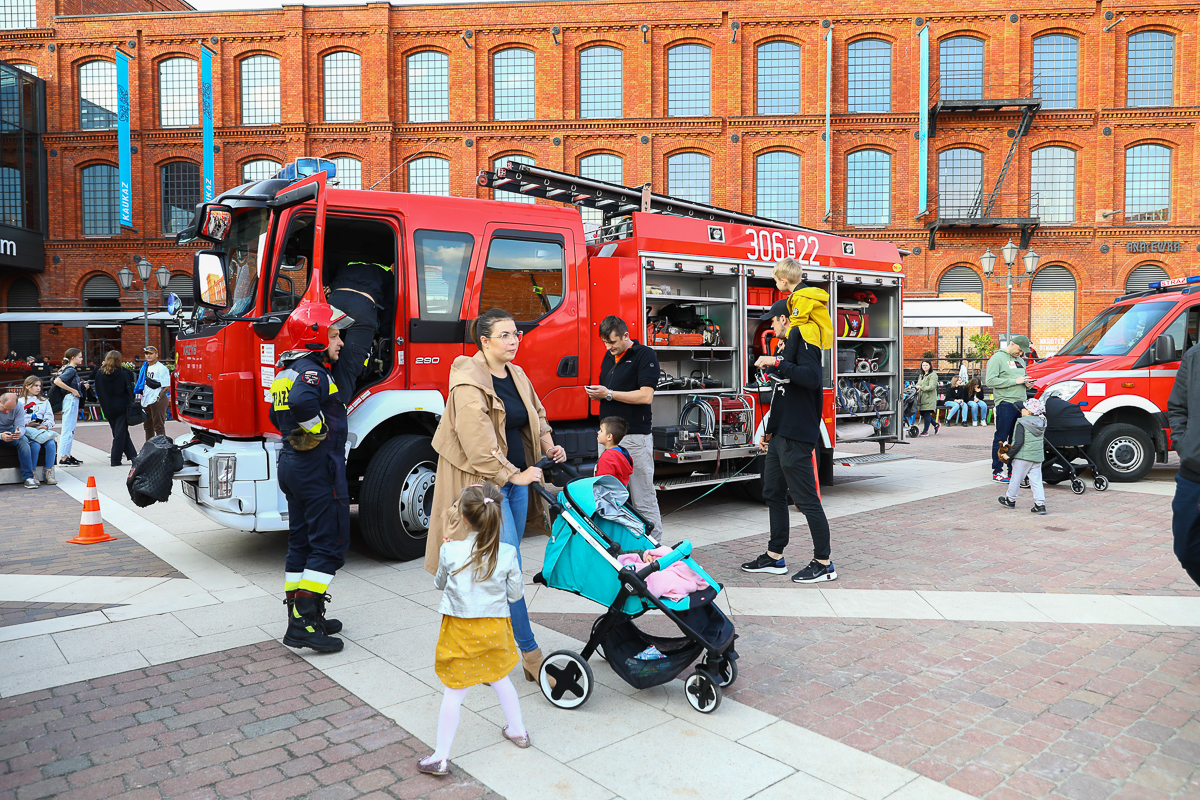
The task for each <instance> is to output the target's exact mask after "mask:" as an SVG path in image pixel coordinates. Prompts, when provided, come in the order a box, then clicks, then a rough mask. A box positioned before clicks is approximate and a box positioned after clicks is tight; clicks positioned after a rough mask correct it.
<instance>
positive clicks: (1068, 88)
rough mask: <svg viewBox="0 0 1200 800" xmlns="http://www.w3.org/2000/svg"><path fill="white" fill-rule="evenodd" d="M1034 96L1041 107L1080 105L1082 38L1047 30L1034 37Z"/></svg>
mask: <svg viewBox="0 0 1200 800" xmlns="http://www.w3.org/2000/svg"><path fill="white" fill-rule="evenodd" d="M1033 96H1034V97H1040V98H1041V99H1042V108H1075V107H1076V106H1077V105H1078V104H1079V40H1078V39H1076V38H1075V37H1074V36H1067V35H1066V34H1065V33H1048V34H1046V35H1045V36H1039V37H1038V38H1036V39H1034V40H1033Z"/></svg>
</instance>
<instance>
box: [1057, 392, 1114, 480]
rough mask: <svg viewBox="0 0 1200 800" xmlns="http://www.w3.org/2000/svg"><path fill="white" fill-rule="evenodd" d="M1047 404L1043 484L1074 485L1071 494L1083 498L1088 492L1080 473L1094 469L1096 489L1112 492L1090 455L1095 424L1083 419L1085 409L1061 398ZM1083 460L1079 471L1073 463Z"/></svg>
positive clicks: (1093, 478)
mask: <svg viewBox="0 0 1200 800" xmlns="http://www.w3.org/2000/svg"><path fill="white" fill-rule="evenodd" d="M1044 400H1045V402H1046V439H1045V441H1046V460H1045V461H1043V462H1042V481H1043V482H1044V483H1048V484H1056V483H1062V482H1063V481H1065V480H1069V481H1071V491H1073V492H1074V493H1075V494H1083V493H1084V492H1085V491H1087V486H1085V485H1084V482H1083V479H1082V478H1080V477H1079V474H1078V472H1079V470H1084V469H1091V471H1092V485H1093V486H1094V487H1095V488H1096V491H1098V492H1103V491H1104V490H1105V489H1107V488H1108V478H1107V477H1105V476H1104V475H1101V474H1100V470H1098V469H1097V468H1096V462H1095V461H1093V460H1092V457H1091V456H1090V455H1088V451H1087V449H1088V445H1090V444H1091V443H1092V423H1090V422H1088V421H1087V417H1085V416H1084V415H1083V409H1081V408H1080V407H1079V406H1077V405H1075V404H1074V403H1068V402H1067V401H1066V400H1063V399H1062V398H1061V397H1059V396H1058V395H1050V396H1049V397H1046V398H1044ZM1080 458H1081V459H1083V460H1084V461H1085V462H1087V463H1086V464H1081V465H1080V466H1079V470H1077V469H1076V468H1075V464H1074V463H1072V462H1074V461H1075V460H1076V459H1080Z"/></svg>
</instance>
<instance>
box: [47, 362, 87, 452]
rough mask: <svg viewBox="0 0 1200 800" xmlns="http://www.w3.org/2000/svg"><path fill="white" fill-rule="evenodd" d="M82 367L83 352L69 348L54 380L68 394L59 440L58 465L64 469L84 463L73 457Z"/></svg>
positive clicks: (81, 395) (81, 397)
mask: <svg viewBox="0 0 1200 800" xmlns="http://www.w3.org/2000/svg"><path fill="white" fill-rule="evenodd" d="M82 366H83V351H82V350H80V349H79V348H78V347H69V348H67V351H66V352H65V353H63V368H62V369H61V370H60V371H59V373H58V375H56V376H55V378H54V385H55V386H57V387H58V388H59V389H62V390H63V391H64V392H66V394H65V395H64V396H63V404H62V436H61V437H59V440H58V463H60V464H62V465H63V466H64V467H78V466H79V465H80V464H82V463H83V462H82V461H80V460H79V459H77V458H75V457H74V456H72V455H71V445H73V444H74V443H75V425H76V424H77V423H78V422H79V405H80V403H82V402H83V390H84V383H83V380H82V379H81V378H80V377H79V368H80V367H82Z"/></svg>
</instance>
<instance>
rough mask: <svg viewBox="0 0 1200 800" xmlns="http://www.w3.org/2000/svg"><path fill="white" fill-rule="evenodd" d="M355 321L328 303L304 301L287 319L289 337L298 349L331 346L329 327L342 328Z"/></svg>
mask: <svg viewBox="0 0 1200 800" xmlns="http://www.w3.org/2000/svg"><path fill="white" fill-rule="evenodd" d="M353 323H354V320H353V319H351V318H350V317H348V316H346V315H345V313H343V312H341V311H339V310H338V309H336V308H334V307H333V306H331V305H329V304H328V303H303V304H301V306H300V307H299V308H297V309H296V310H295V311H293V312H292V313H291V315H290V316H289V317H288V320H287V332H288V334H289V336H288V338H290V339H291V340H292V347H293V348H296V349H301V348H303V349H305V350H314V351H318V352H319V351H321V350H324V349H325V348H326V347H328V346H329V329H330V328H333V329H334V330H341V329H342V328H347V327H349V326H350V325H352V324H353Z"/></svg>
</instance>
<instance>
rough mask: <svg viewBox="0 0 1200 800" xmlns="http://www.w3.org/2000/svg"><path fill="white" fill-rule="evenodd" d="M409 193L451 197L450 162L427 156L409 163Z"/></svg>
mask: <svg viewBox="0 0 1200 800" xmlns="http://www.w3.org/2000/svg"><path fill="white" fill-rule="evenodd" d="M408 191H410V192H412V193H413V194H436V195H441V196H442V197H449V196H450V161H449V160H448V159H445V158H438V157H437V156H425V157H424V158H418V159H416V160H414V161H411V162H409V165H408Z"/></svg>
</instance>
